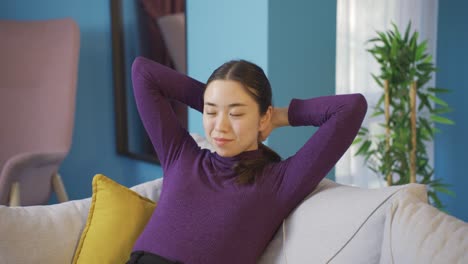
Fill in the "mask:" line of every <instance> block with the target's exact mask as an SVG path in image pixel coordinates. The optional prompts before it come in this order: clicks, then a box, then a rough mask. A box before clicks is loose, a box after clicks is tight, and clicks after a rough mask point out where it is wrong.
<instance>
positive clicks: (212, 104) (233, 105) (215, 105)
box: [205, 102, 247, 108]
mask: <svg viewBox="0 0 468 264" xmlns="http://www.w3.org/2000/svg"><path fill="white" fill-rule="evenodd" d="M205 105H208V106H213V107H217V106H218V105H217V104H215V103H211V102H205ZM241 106H247V105H246V104H244V103H232V104H229V105H228V107H229V108H233V107H241Z"/></svg>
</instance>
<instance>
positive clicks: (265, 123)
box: [258, 105, 273, 132]
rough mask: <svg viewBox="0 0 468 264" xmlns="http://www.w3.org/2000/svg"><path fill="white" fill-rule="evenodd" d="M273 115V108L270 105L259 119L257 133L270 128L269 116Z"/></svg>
mask: <svg viewBox="0 0 468 264" xmlns="http://www.w3.org/2000/svg"><path fill="white" fill-rule="evenodd" d="M272 115H273V107H272V106H271V105H270V106H269V107H268V109H267V110H266V112H265V114H264V115H263V116H261V117H260V126H259V129H258V130H259V131H260V132H262V131H264V130H265V129H267V128H269V127H270V126H271V116H272Z"/></svg>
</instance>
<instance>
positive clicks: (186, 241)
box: [128, 57, 367, 264]
mask: <svg viewBox="0 0 468 264" xmlns="http://www.w3.org/2000/svg"><path fill="white" fill-rule="evenodd" d="M132 78H133V87H134V92H135V99H136V102H137V106H138V110H139V113H140V116H141V118H142V120H143V124H144V126H145V128H146V130H147V131H148V134H149V136H150V138H151V141H152V143H153V145H154V147H155V150H156V152H157V154H158V157H159V159H160V161H161V166H162V168H163V171H164V181H163V188H162V193H161V197H160V200H159V202H158V205H157V209H156V210H155V211H154V213H153V215H152V217H151V219H150V220H149V222H148V224H147V225H146V227H145V229H144V231H143V232H142V234H141V235H140V237H139V238H138V240H137V242H136V243H135V246H134V252H133V253H132V255H131V258H130V261H129V262H128V263H184V264H195V263H203V264H211V263H213V264H214V263H223V264H229V263H236V264H237V263H243V264H248V263H256V262H257V260H258V259H259V258H260V256H261V255H262V253H263V251H264V250H265V248H266V246H267V245H268V243H269V241H270V240H271V239H272V237H273V235H274V234H275V231H276V230H277V229H278V227H279V226H280V224H281V222H282V221H283V219H284V218H286V217H287V216H288V214H289V213H290V212H291V211H292V210H293V209H294V208H295V207H296V206H297V205H298V204H299V203H300V202H301V201H302V200H303V199H304V198H305V197H306V196H307V195H308V194H309V193H310V192H311V191H312V190H313V189H314V188H315V187H316V186H317V184H318V183H319V182H320V181H321V180H322V179H323V177H325V176H326V174H327V173H328V172H329V171H330V169H331V168H332V167H333V166H334V165H335V163H336V162H337V161H338V159H339V158H340V157H341V156H342V155H343V153H344V152H345V151H346V149H347V148H348V147H349V145H350V144H351V142H352V141H353V139H354V137H355V135H356V133H357V131H358V129H359V127H360V125H361V122H362V120H363V118H364V115H365V113H366V110H367V104H366V100H365V98H364V97H363V96H362V95H360V94H350V95H335V96H325V97H318V98H312V99H308V100H299V99H293V100H291V103H290V104H289V107H286V108H275V107H272V104H271V97H272V95H271V87H270V84H269V81H268V79H267V77H266V76H265V74H264V72H263V70H262V69H261V68H260V67H258V66H256V65H255V64H253V63H250V62H247V61H244V60H240V61H230V62H227V63H225V64H223V65H222V66H220V67H219V68H218V69H216V70H215V71H214V72H213V74H212V75H211V77H210V78H209V79H208V81H207V84H206V85H205V84H203V83H200V82H198V81H196V80H194V79H191V78H189V77H187V76H185V75H182V74H180V73H177V72H175V71H173V70H171V69H169V68H167V67H165V66H162V65H160V64H158V63H156V62H153V61H150V60H148V59H145V58H141V57H139V58H137V59H136V60H135V61H134V64H133V67H132ZM205 87H206V89H205ZM170 99H175V100H178V101H180V102H182V103H185V104H187V105H188V106H190V107H192V108H194V109H196V110H198V111H201V112H202V113H203V126H204V130H205V134H206V138H207V140H208V141H209V142H210V143H211V144H212V145H213V147H214V149H215V152H213V153H212V152H210V151H209V150H206V149H200V148H199V147H198V146H197V143H196V142H195V141H194V140H193V138H192V137H191V136H190V135H189V133H188V132H187V131H186V130H185V129H184V128H183V127H182V126H181V125H180V124H179V123H178V122H177V121H176V120H177V119H176V116H175V114H174V112H173V111H172V109H171V106H170ZM288 125H291V126H305V125H307V126H310V125H312V126H319V127H320V128H319V129H318V130H317V131H316V132H315V134H314V135H313V136H312V137H311V138H310V139H309V140H308V141H307V143H306V144H305V145H304V146H303V147H302V148H301V149H300V150H299V151H298V152H297V153H296V154H295V155H293V156H291V157H289V158H288V159H286V160H283V161H281V159H280V157H279V156H278V154H276V153H275V152H273V151H272V150H270V149H269V148H268V147H266V146H264V145H263V144H262V143H261V142H262V141H263V140H264V139H266V138H267V137H268V135H269V134H270V132H271V131H272V130H273V129H275V128H277V127H282V126H288Z"/></svg>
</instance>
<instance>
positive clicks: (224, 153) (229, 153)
mask: <svg viewBox="0 0 468 264" xmlns="http://www.w3.org/2000/svg"><path fill="white" fill-rule="evenodd" d="M215 151H216V153H218V155H219V156H221V157H223V158H231V157H234V156H236V155H238V154H239V153H234V152H232V151H228V150H225V149H220V148H216V149H215Z"/></svg>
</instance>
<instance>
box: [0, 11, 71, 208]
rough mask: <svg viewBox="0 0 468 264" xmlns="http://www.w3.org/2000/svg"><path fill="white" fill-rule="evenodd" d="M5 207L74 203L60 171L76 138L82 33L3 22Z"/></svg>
mask: <svg viewBox="0 0 468 264" xmlns="http://www.w3.org/2000/svg"><path fill="white" fill-rule="evenodd" d="M0 39H1V41H0V58H1V60H0V127H1V128H0V205H13V206H18V205H23V206H24V205H37V204H45V203H47V201H48V199H49V197H50V194H51V191H52V190H55V191H56V193H57V197H58V200H59V201H60V202H63V201H66V200H68V197H67V194H66V192H65V189H64V186H63V183H62V181H61V179H60V176H59V174H58V168H59V166H60V164H61V162H62V161H63V159H64V158H65V156H66V155H67V153H68V151H69V149H70V146H71V139H72V131H73V124H74V114H75V93H76V82H77V72H78V56H79V43H80V42H79V28H78V26H77V24H76V23H75V22H74V21H73V20H72V19H56V20H44V21H12V20H0Z"/></svg>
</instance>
